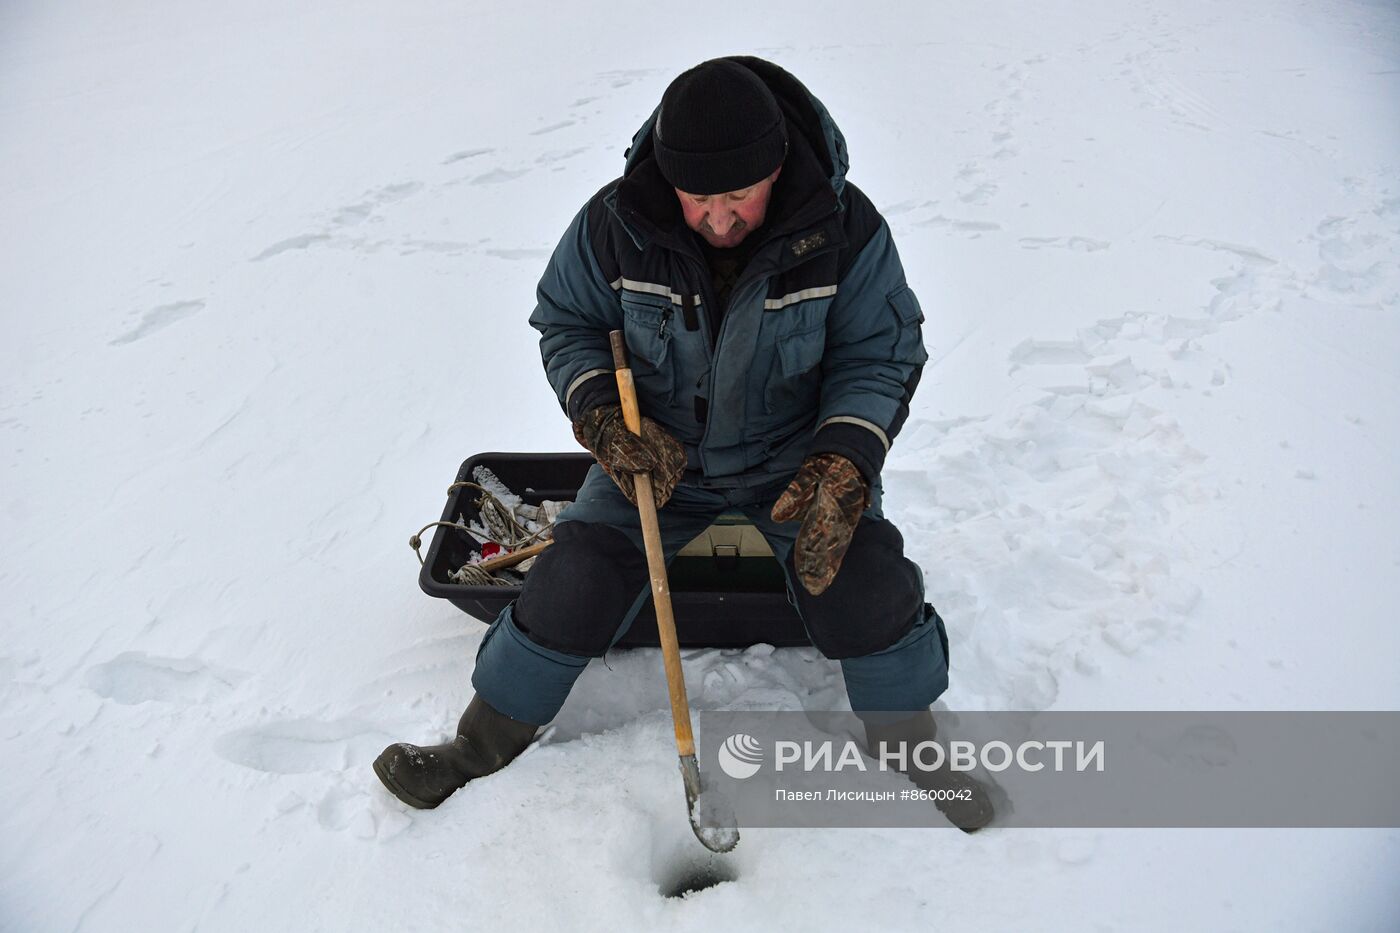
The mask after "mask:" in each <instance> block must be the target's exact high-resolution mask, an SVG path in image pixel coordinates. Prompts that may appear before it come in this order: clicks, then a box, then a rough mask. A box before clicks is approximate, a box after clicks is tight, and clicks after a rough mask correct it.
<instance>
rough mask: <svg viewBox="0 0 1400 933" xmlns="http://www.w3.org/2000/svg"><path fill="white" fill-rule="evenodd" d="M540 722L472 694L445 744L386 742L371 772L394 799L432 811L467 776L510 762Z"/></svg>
mask: <svg viewBox="0 0 1400 933" xmlns="http://www.w3.org/2000/svg"><path fill="white" fill-rule="evenodd" d="M537 729H539V726H535V725H531V724H530V723H528V722H520V721H518V720H515V719H511V718H510V717H509V716H507V715H506V714H504V713H498V712H496V710H494V709H492V708H491V706H490V705H489V704H488V703H487V702H486V701H485V700H483V699H482V698H481V697H479V696H475V697H472V701H471V703H470V704H469V705H468V706H467V711H466V712H465V713H463V714H462V718H461V720H460V721H459V722H458V723H457V737H456V738H454V739H453V740H452V741H451V742H448V743H447V744H445V745H427V746H418V745H409V744H408V743H407V742H399V743H397V744H394V745H390V746H389V747H388V748H386V749H384V751H382V752H380V754H379V757H378V758H376V759H374V773H375V774H377V775H379V780H381V781H383V782H384V786H385V787H387V788H389V792H390V793H391V794H393V795H394V796H395V797H397V798H399V799H400V800H402V801H403V802H404V803H406V804H408V805H409V806H410V807H417V808H418V809H420V810H431V809H432V808H433V807H436V806H437V805H438V804H440V803H442V802H443V801H444V800H446V799H447V798H448V797H451V796H452V794H453V793H454V792H456V791H457V790H460V789H461V788H462V786H463V785H465V784H466V783H467V782H468V781H470V780H471V779H472V778H479V777H483V776H485V775H487V774H491V773H493V772H496V771H499V770H501V769H502V768H504V767H505V766H506V765H508V764H510V763H511V762H512V761H514V760H515V759H516V757H517V756H518V755H519V754H520V753H521V752H523V751H525V749H526V747H527V746H528V745H529V744H530V740H531V739H533V738H534V737H535V731H536V730H537Z"/></svg>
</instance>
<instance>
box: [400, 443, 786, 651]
mask: <svg viewBox="0 0 1400 933" xmlns="http://www.w3.org/2000/svg"><path fill="white" fill-rule="evenodd" d="M592 465H593V457H592V456H591V455H590V454H587V453H582V452H580V453H547V454H527V453H482V454H477V455H476V456H474V457H470V458H468V459H467V460H466V461H465V462H464V463H463V464H462V467H461V469H459V470H458V471H457V480H456V481H457V482H459V483H460V482H466V481H470V480H471V479H472V471H473V470H474V469H475V468H476V467H479V466H484V467H486V468H487V469H489V470H491V472H493V473H495V474H496V477H497V478H498V479H499V480H500V481H501V482H502V483H503V484H504V485H505V486H506V487H508V488H509V489H510V490H511V491H512V492H514V493H515V494H516V495H518V496H520V497H521V498H522V499H524V500H525V501H526V502H527V503H530V504H532V505H538V504H540V503H541V502H543V501H545V500H547V499H551V500H556V501H558V500H572V499H573V498H574V496H575V495H576V494H577V492H578V489H579V487H580V486H581V485H583V479H584V476H585V475H586V474H587V473H588V468H589V467H590V466H592ZM474 498H475V493H474V492H472V491H471V490H469V489H466V488H462V487H458V488H457V489H455V490H453V491H452V493H451V494H450V495H449V496H448V500H447V506H446V507H445V508H444V509H443V511H442V521H444V522H457V521H458V520H459V518H461V519H464V520H465V521H467V522H471V521H472V520H473V519H476V518H477V517H478V510H477V507H476V505H475V502H474ZM478 547H479V545H478V544H477V542H476V541H475V540H474V539H473V538H472V537H471V536H470V535H468V534H467V533H466V532H465V531H461V530H458V529H456V528H447V527H443V526H441V525H439V526H437V527H436V528H435V529H434V531H433V540H432V543H431V544H430V545H429V547H428V553H427V556H426V557H425V558H424V562H423V569H422V571H421V572H420V573H419V574H418V585H419V586H420V587H421V588H422V590H423V592H425V593H427V594H428V595H429V596H436V597H438V598H440V599H446V600H448V601H449V602H451V603H452V605H454V606H456V607H457V608H458V609H461V610H462V611H463V612H466V613H468V614H470V615H471V616H473V617H475V618H477V619H480V620H481V621H483V622H488V623H489V622H492V621H494V620H495V618H496V616H497V615H498V614H499V613H500V611H501V610H502V609H504V608H505V607H506V606H507V605H508V604H509V603H511V602H512V601H513V600H514V599H515V598H516V597H518V596H519V595H520V587H519V586H469V585H464V584H459V583H453V582H451V580H450V579H449V576H448V575H449V574H450V573H452V572H453V571H454V570H456V569H457V568H459V567H461V566H462V565H463V564H465V563H467V560H468V558H469V557H470V556H471V554H472V553H473V552H474V551H475V550H476V549H477V548H478ZM669 575H670V587H671V603H672V607H673V609H674V611H675V617H676V635H677V637H678V638H679V639H680V643H681V646H682V647H686V648H705V647H710V648H745V647H748V646H749V645H756V644H768V645H773V646H775V647H780V648H783V647H797V646H802V645H810V644H811V642H810V641H809V640H808V638H807V632H806V630H805V629H804V628H803V626H802V620H801V618H800V617H799V616H798V614H797V610H796V609H794V608H793V606H792V604H791V603H790V602H789V601H788V595H787V587H786V585H785V583H784V578H783V571H782V568H781V567H780V566H779V565H778V562H777V560H776V559H775V558H774V557H773V554H772V551H771V550H770V549H769V548H768V545H767V542H766V541H764V540H763V536H762V535H761V534H759V532H758V530H757V529H756V528H754V527H753V525H751V524H750V523H749V522H747V521H745V520H744V519H743V517H742V516H740V515H737V514H736V515H734V516H728V515H726V516H721V517H720V519H719V520H718V521H716V522H715V524H713V525H711V526H710V528H709V529H707V530H706V531H705V532H703V533H701V534H700V535H698V536H697V537H696V538H695V540H694V541H692V542H691V543H690V544H688V545H687V546H686V547H685V548H684V549H683V550H682V551H681V552H680V553H679V554H678V555H677V556H676V558H675V559H674V560H673V561H672V562H671V566H670V570H669ZM658 644H659V642H658V641H657V634H656V613H655V610H654V608H653V606H652V601H651V599H650V598H648V599H647V601H646V604H645V605H644V606H643V607H642V610H641V612H640V613H638V615H637V618H636V619H635V620H634V621H633V623H632V626H631V628H630V629H628V631H627V633H626V634H625V635H624V636H623V637H622V638H621V639H620V640H619V641H618V643H617V647H620V648H636V647H654V646H656V645H658Z"/></svg>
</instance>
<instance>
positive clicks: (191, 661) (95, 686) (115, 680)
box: [86, 651, 248, 706]
mask: <svg viewBox="0 0 1400 933" xmlns="http://www.w3.org/2000/svg"><path fill="white" fill-rule="evenodd" d="M247 677H248V675H247V674H245V673H243V672H242V671H234V670H228V669H226V668H219V667H214V666H212V665H209V664H206V663H205V662H204V661H201V660H200V659H199V658H162V657H156V656H153V655H149V654H146V653H145V652H142V651H128V652H125V653H123V654H119V655H117V656H116V657H115V658H113V659H112V660H110V661H107V662H106V663H104V664H98V665H95V666H93V667H90V668H88V670H87V674H86V681H87V685H88V688H89V689H91V690H92V691H93V692H94V693H96V694H97V695H98V696H102V697H106V698H107V699H109V700H115V701H116V702H118V703H121V704H123V705H124V706H132V705H135V704H137V703H146V702H148V701H151V700H155V701H157V702H160V703H176V704H180V705H186V706H188V705H193V704H196V703H207V702H209V701H211V700H217V699H219V698H221V697H223V696H225V695H227V694H229V693H231V692H232V691H233V690H234V688H236V687H237V686H238V684H240V683H241V682H242V681H244V680H245V679H247Z"/></svg>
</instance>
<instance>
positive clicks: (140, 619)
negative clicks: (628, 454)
mask: <svg viewBox="0 0 1400 933" xmlns="http://www.w3.org/2000/svg"><path fill="white" fill-rule="evenodd" d="M660 7H661V5H658V4H643V3H639V2H635V0H621V2H618V3H612V4H606V5H546V4H542V3H528V2H527V3H519V4H509V5H506V6H502V7H494V6H491V7H488V6H482V5H473V6H471V7H468V6H466V5H461V4H453V3H448V2H445V0H421V2H418V3H413V4H387V3H368V2H364V0H347V2H336V3H331V2H327V0H321V2H311V3H293V4H286V3H274V2H269V0H249V2H244V3H237V4H215V3H208V2H189V0H182V2H174V0H147V2H145V3H141V4H110V3H99V2H95V0H71V2H68V3H62V4H59V3H40V2H37V0H14V2H10V3H6V4H4V5H3V6H0V169H3V172H0V212H2V213H3V217H4V220H5V223H4V225H3V232H0V237H3V240H4V248H3V250H2V251H0V296H3V305H0V306H2V307H3V312H4V323H5V334H6V339H5V340H4V343H3V347H2V348H0V438H2V439H3V441H0V443H3V452H2V453H0V456H3V473H2V474H0V483H2V484H3V494H0V522H3V530H4V533H3V535H0V548H3V560H0V583H2V585H3V593H4V604H3V610H4V614H3V622H4V628H3V637H0V740H3V750H4V762H5V766H4V768H3V770H2V771H0V799H3V800H4V801H5V810H4V815H3V817H0V828H2V829H3V832H0V839H3V842H0V927H2V928H3V929H5V930H22V931H32V930H37V931H49V930H85V931H99V930H140V931H153V930H162V931H163V930H192V929H199V930H238V931H247V930H292V929H296V930H337V931H338V930H447V929H452V930H457V929H470V930H497V929H511V928H515V929H553V928H561V929H572V928H577V929H600V930H627V929H638V930H642V929H647V930H651V929H668V930H707V931H713V930H719V929H724V930H729V929H764V930H768V929H809V928H812V929H815V928H824V929H848V930H868V929H908V930H914V929H920V930H922V929H936V930H968V929H973V930H1027V929H1041V930H1076V931H1078V930H1085V929H1094V930H1111V929H1149V930H1168V929H1170V930H1176V929H1203V930H1227V929H1241V930H1264V929H1267V930H1393V929H1396V928H1397V927H1400V885H1397V884H1396V883H1395V882H1396V878H1397V877H1400V871H1398V870H1397V869H1400V834H1397V833H1396V832H1384V831H1368V832H1351V831H1349V832H1343V831H1327V832H1324V831H1309V832H1299V831H1282V830H1279V831H1263V830H1259V831H1252V832H1236V831H1224V830H1221V831H1185V830H1181V831H1087V830H1077V831H1028V830H1020V831H1013V830H1001V831H997V830H995V829H992V830H989V831H986V832H984V833H982V834H980V835H978V836H975V837H964V836H963V835H962V834H960V833H956V832H952V831H949V832H925V831H912V830H911V831H875V830H872V831H832V832H814V831H805V832H798V831H776V830H769V831H759V830H746V831H745V833H744V841H743V843H742V844H741V845H740V846H739V848H738V850H736V852H735V853H734V854H733V855H732V856H731V857H728V858H727V859H726V860H724V861H723V862H721V863H713V862H708V863H707V862H706V861H705V856H704V854H703V852H702V851H701V850H699V847H698V846H697V845H696V844H695V842H694V840H693V839H692V838H691V837H690V831H689V828H688V826H687V822H686V813H685V807H684V803H683V798H682V794H681V788H680V785H679V782H678V779H677V777H676V769H675V761H676V760H675V753H674V750H673V748H672V746H671V740H670V727H669V722H668V714H667V712H666V701H665V691H664V687H663V681H662V674H661V670H660V664H659V661H658V659H657V657H656V656H655V655H654V654H652V653H647V652H641V653H635V654H626V655H618V656H614V657H612V658H611V659H610V661H609V664H610V667H611V669H609V668H608V667H604V666H602V665H595V666H594V667H593V668H591V669H590V670H589V671H588V672H587V674H586V675H585V677H584V678H583V680H582V681H581V683H580V684H579V687H578V689H577V690H576V691H575V693H574V695H573V696H572V697H571V698H570V700H569V703H568V705H567V707H566V708H565V709H564V711H563V713H562V714H561V716H560V717H559V719H558V721H557V722H556V723H555V724H554V726H553V727H552V729H551V730H550V731H549V732H548V734H547V735H546V737H545V739H544V741H543V742H542V743H541V744H540V745H538V746H537V747H535V748H533V749H532V750H531V751H529V752H528V753H527V754H526V756H525V757H524V758H522V759H521V760H520V761H518V762H517V763H515V764H513V765H512V766H511V767H510V768H509V769H508V770H506V771H504V772H502V773H501V774H498V775H495V776H493V777H490V778H487V779H484V780H481V781H479V782H477V783H475V784H473V785H472V786H471V787H470V788H469V789H468V790H467V791H466V792H463V793H460V794H458V795H456V796H455V797H454V798H452V799H451V800H450V801H449V802H448V803H447V804H446V805H444V806H443V807H442V808H440V809H439V810H437V811H432V812H416V811H410V810H408V809H407V808H405V807H403V806H401V805H399V804H398V803H397V802H396V801H394V800H393V799H391V798H390V797H389V796H388V795H387V794H386V793H385V792H384V791H383V790H382V789H381V788H380V786H379V785H378V783H377V781H376V779H375V777H374V775H373V774H372V773H371V770H370V768H369V762H370V761H371V759H372V758H373V757H374V755H375V754H376V753H377V752H378V751H379V750H380V749H381V748H382V747H383V746H384V745H385V744H387V743H388V742H390V741H394V740H406V741H424V740H436V739H437V738H438V737H440V736H442V735H444V734H446V733H447V732H448V731H449V730H450V728H451V727H452V725H453V724H454V723H455V720H456V718H457V715H458V713H459V712H460V710H461V709H462V707H463V705H464V704H465V702H466V700H467V698H468V695H469V686H468V681H469V676H470V673H471V666H472V658H473V654H474V649H475V648H476V645H477V643H478V640H479V638H480V636H481V633H482V626H480V625H478V624H477V623H475V622H474V621H472V620H470V619H469V618H467V617H466V616H464V615H462V614H461V613H459V612H458V611H457V610H455V609H453V608H452V607H451V606H447V605H443V604H441V603H439V602H436V601H433V600H430V599H428V598H427V597H424V596H423V595H422V594H421V593H420V592H419V591H418V589H417V587H416V584H415V575H416V573H417V570H418V565H417V562H416V561H415V560H414V559H413V556H412V553H411V552H410V551H409V549H408V548H406V547H404V542H405V540H406V538H407V536H408V535H409V533H411V532H412V531H413V530H414V529H416V528H418V527H419V526H420V525H421V524H422V523H423V522H424V521H427V520H429V519H431V518H434V517H436V516H437V515H438V513H439V511H440V509H441V505H442V495H443V490H444V488H445V486H446V484H447V483H448V482H449V481H450V480H451V477H452V475H453V474H454V472H455V470H456V467H457V465H458V464H459V463H460V462H461V460H462V459H463V458H464V457H466V456H467V455H469V454H471V453H474V452H478V451H483V450H567V449H572V448H573V442H572V440H571V437H570V434H569V430H568V426H567V424H566V423H565V421H564V419H563V417H562V416H561V415H560V414H559V411H558V407H557V404H556V402H555V400H554V398H553V397H552V395H551V394H550V392H549V389H548V387H547V385H546V383H545V380H544V378H543V376H542V373H541V372H540V369H539V364H538V351H537V347H536V335H535V333H534V332H533V331H532V330H531V329H530V328H529V327H528V326H527V325H526V323H525V318H526V316H527V315H528V313H529V311H530V309H531V307H532V304H533V288H534V284H535V281H536V279H537V277H538V275H539V273H540V271H541V268H542V265H543V262H544V260H545V258H546V257H547V255H548V254H549V251H550V250H551V248H552V247H553V245H554V243H555V241H556V239H557V238H558V236H559V235H560V233H561V232H562V231H563V229H564V226H565V224H566V223H567V221H568V219H569V217H570V216H571V215H572V214H573V213H574V211H575V210H576V209H577V208H578V206H579V205H580V204H581V203H582V201H583V200H584V199H585V198H586V197H587V196H588V195H590V194H591V193H592V192H594V191H595V190H597V188H598V187H600V186H601V185H602V184H603V183H604V182H606V181H607V180H608V179H609V178H611V177H613V176H614V175H615V174H616V173H617V172H618V171H619V170H620V168H621V164H622V152H623V149H624V148H625V147H626V145H627V143H628V141H629V138H630V135H631V133H632V132H633V130H634V129H635V128H636V126H637V125H638V124H639V123H640V121H641V120H642V119H643V118H644V116H645V115H646V114H647V113H648V112H649V111H650V109H651V108H652V107H653V106H654V104H655V102H656V101H657V99H658V98H659V96H660V93H661V91H662V89H663V88H664V87H665V85H666V83H667V82H668V81H669V79H670V78H671V77H672V76H673V75H674V74H675V73H677V72H678V71H680V70H681V69H682V68H684V67H687V66H689V65H691V64H693V63H695V62H697V61H699V60H701V59H703V58H706V57H710V56H713V55H719V54H730V53H735V52H743V51H749V52H754V53H757V54H760V55H764V56H767V57H770V58H772V59H774V60H776V61H778V62H780V63H781V64H783V65H784V66H786V67H787V68H789V69H790V70H792V71H793V72H794V73H795V74H796V75H798V76H799V77H800V78H801V79H803V80H804V81H805V82H806V83H807V84H808V85H809V86H810V87H811V88H812V89H813V90H814V91H815V92H816V93H817V94H818V95H820V96H821V97H822V98H823V99H824V100H825V102H826V103H827V105H828V106H829V107H830V109H831V111H832V113H833V114H834V115H835V117H836V119H837V120H838V121H839V122H840V124H841V125H842V126H843V128H844V130H845V132H846V134H847V137H848V140H849V142H850V149H851V153H852V165H853V168H852V179H853V180H854V181H855V182H856V183H857V184H859V185H861V186H862V187H863V188H864V190H865V191H867V192H868V193H869V194H870V195H871V197H872V198H873V199H874V200H875V202H876V204H877V205H878V206H879V207H880V208H881V209H882V210H883V211H884V212H885V214H886V216H887V217H888V218H889V220H890V223H891V224H892V226H893V227H894V229H895V233H896V237H897V241H898V243H899V246H900V249H901V251H902V254H903V257H904V261H905V265H906V267H907V269H908V273H909V279H910V281H911V284H912V285H913V286H914V287H915V289H916V290H917V292H918V294H919V295H920V297H921V299H922V301H923V303H924V306H925V309H926V311H927V314H928V323H927V325H926V330H925V335H926V339H927V341H928V345H929V350H930V353H931V357H932V359H931V363H930V366H929V367H928V369H927V370H926V372H925V376H924V381H923V385H922V387H921V388H920V391H919V394H918V397H917V398H916V400H915V408H914V412H913V416H912V418H911V419H910V422H909V424H908V426H907V427H906V428H905V430H904V433H903V435H902V436H901V438H900V439H899V442H898V443H897V445H896V447H895V451H894V454H893V456H892V457H891V460H890V463H889V468H888V471H887V474H886V479H887V505H888V510H889V512H890V513H891V515H892V516H893V517H894V518H895V519H896V520H897V522H898V523H899V525H900V527H901V528H902V529H903V530H904V533H905V537H906V541H907V543H908V547H909V551H910V553H911V554H912V555H913V556H914V558H915V559H917V560H918V561H919V563H920V564H921V565H922V566H923V568H924V570H925V572H926V574H927V576H928V579H929V585H930V590H931V595H932V598H933V600H934V601H935V603H936V605H938V607H939V609H940V611H941V612H942V614H943V615H944V616H945V617H946V618H947V620H948V623H949V627H950V629H951V638H952V654H953V663H954V673H953V683H952V688H951V690H950V691H949V693H948V694H947V696H946V697H945V702H946V705H947V706H948V707H950V708H954V709H1016V708H1031V709H1132V708H1141V709H1350V708H1357V709H1395V708H1397V703H1400V687H1398V686H1397V677H1396V674H1395V671H1396V661H1397V659H1400V626H1396V625H1395V624H1394V623H1395V617H1396V613H1395V607H1396V606H1397V605H1400V570H1397V568H1398V567H1400V534H1398V533H1397V532H1400V526H1398V525H1397V515H1398V514H1400V511H1397V506H1400V501H1398V500H1400V484H1398V483H1397V482H1396V467H1395V463H1396V459H1397V455H1400V269H1397V257H1400V250H1397V247H1400V181H1398V180H1397V174H1396V169H1397V164H1396V163H1397V158H1400V11H1397V8H1396V6H1395V4H1393V3H1362V2H1353V0H1322V2H1316V3H1306V4H1305V3H1298V2H1288V0H1280V2H1263V0H1239V2H1234V3H1229V4H1225V3H1216V2H1205V0H1129V2H1126V3H1122V4H1103V3H1090V2H1088V0H1065V2H1061V3H1053V4H1034V5H1030V4H1021V3H1013V2H1007V0H989V2H982V3H975V4H973V3H966V4H955V3H949V2H935V3H906V4H890V5H881V6H877V7H875V8H872V9H861V10H859V11H858V12H857V11H856V8H854V7H852V6H851V5H850V4H840V5H836V4H825V3H811V2H807V3H795V2H791V0H783V2H776V3H770V4H763V5H761V6H760V5H757V4H752V3H730V2H717V3H713V4H708V5H706V6H704V7H697V6H696V5H694V4H684V5H676V6H675V8H674V9H662V8H660ZM686 670H687V675H688V678H689V683H690V687H691V694H692V702H693V704H694V705H695V706H696V707H697V708H700V709H704V708H782V709H796V708H800V707H806V708H812V709H820V708H832V707H838V708H839V707H840V706H841V705H842V704H843V703H844V695H843V692H842V687H841V681H840V678H839V676H838V672H837V669H836V667H835V666H834V665H833V664H831V663H829V662H826V661H825V660H823V659H821V658H820V657H818V656H816V655H814V654H813V653H812V652H811V651H772V650H771V649H767V648H756V649H752V650H750V651H748V652H742V653H736V652H720V651H696V652H691V653H689V655H688V656H687V658H686ZM692 873H699V874H704V875H708V876H710V877H712V878H713V879H728V881H727V883H722V884H719V885H717V886H715V887H712V888H709V889H708V890H705V891H700V892H697V893H694V894H691V895H690V896H688V897H686V898H684V899H667V898H664V897H662V896H661V894H660V893H659V892H660V891H661V890H662V889H665V888H670V887H673V886H676V885H678V884H680V883H681V882H683V881H684V879H685V877H686V876H688V875H690V874H692ZM1387 878H1388V879H1389V881H1387V880H1386V879H1387Z"/></svg>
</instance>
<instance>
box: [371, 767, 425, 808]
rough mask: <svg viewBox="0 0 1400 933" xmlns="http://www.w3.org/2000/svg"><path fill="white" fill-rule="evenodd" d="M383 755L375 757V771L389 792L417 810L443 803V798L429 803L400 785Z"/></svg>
mask: <svg viewBox="0 0 1400 933" xmlns="http://www.w3.org/2000/svg"><path fill="white" fill-rule="evenodd" d="M383 757H384V756H382V755H381V756H380V757H379V758H376V759H374V773H375V775H376V776H378V778H379V783H381V784H383V785H384V786H385V788H387V789H388V791H389V793H391V794H393V795H394V796H395V797H397V798H398V799H399V800H401V801H403V802H404V803H406V804H408V805H409V806H410V807H413V808H414V809H416V810H434V809H436V808H437V806H438V804H440V803H442V801H441V800H439V801H438V802H437V803H429V802H428V801H426V800H419V799H418V798H417V797H415V796H413V795H412V794H410V793H409V792H408V791H406V790H404V789H403V788H402V787H400V786H399V784H398V782H397V781H395V780H394V779H393V777H392V776H390V774H389V769H388V768H387V767H385V765H384V762H383V760H382V759H383Z"/></svg>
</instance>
